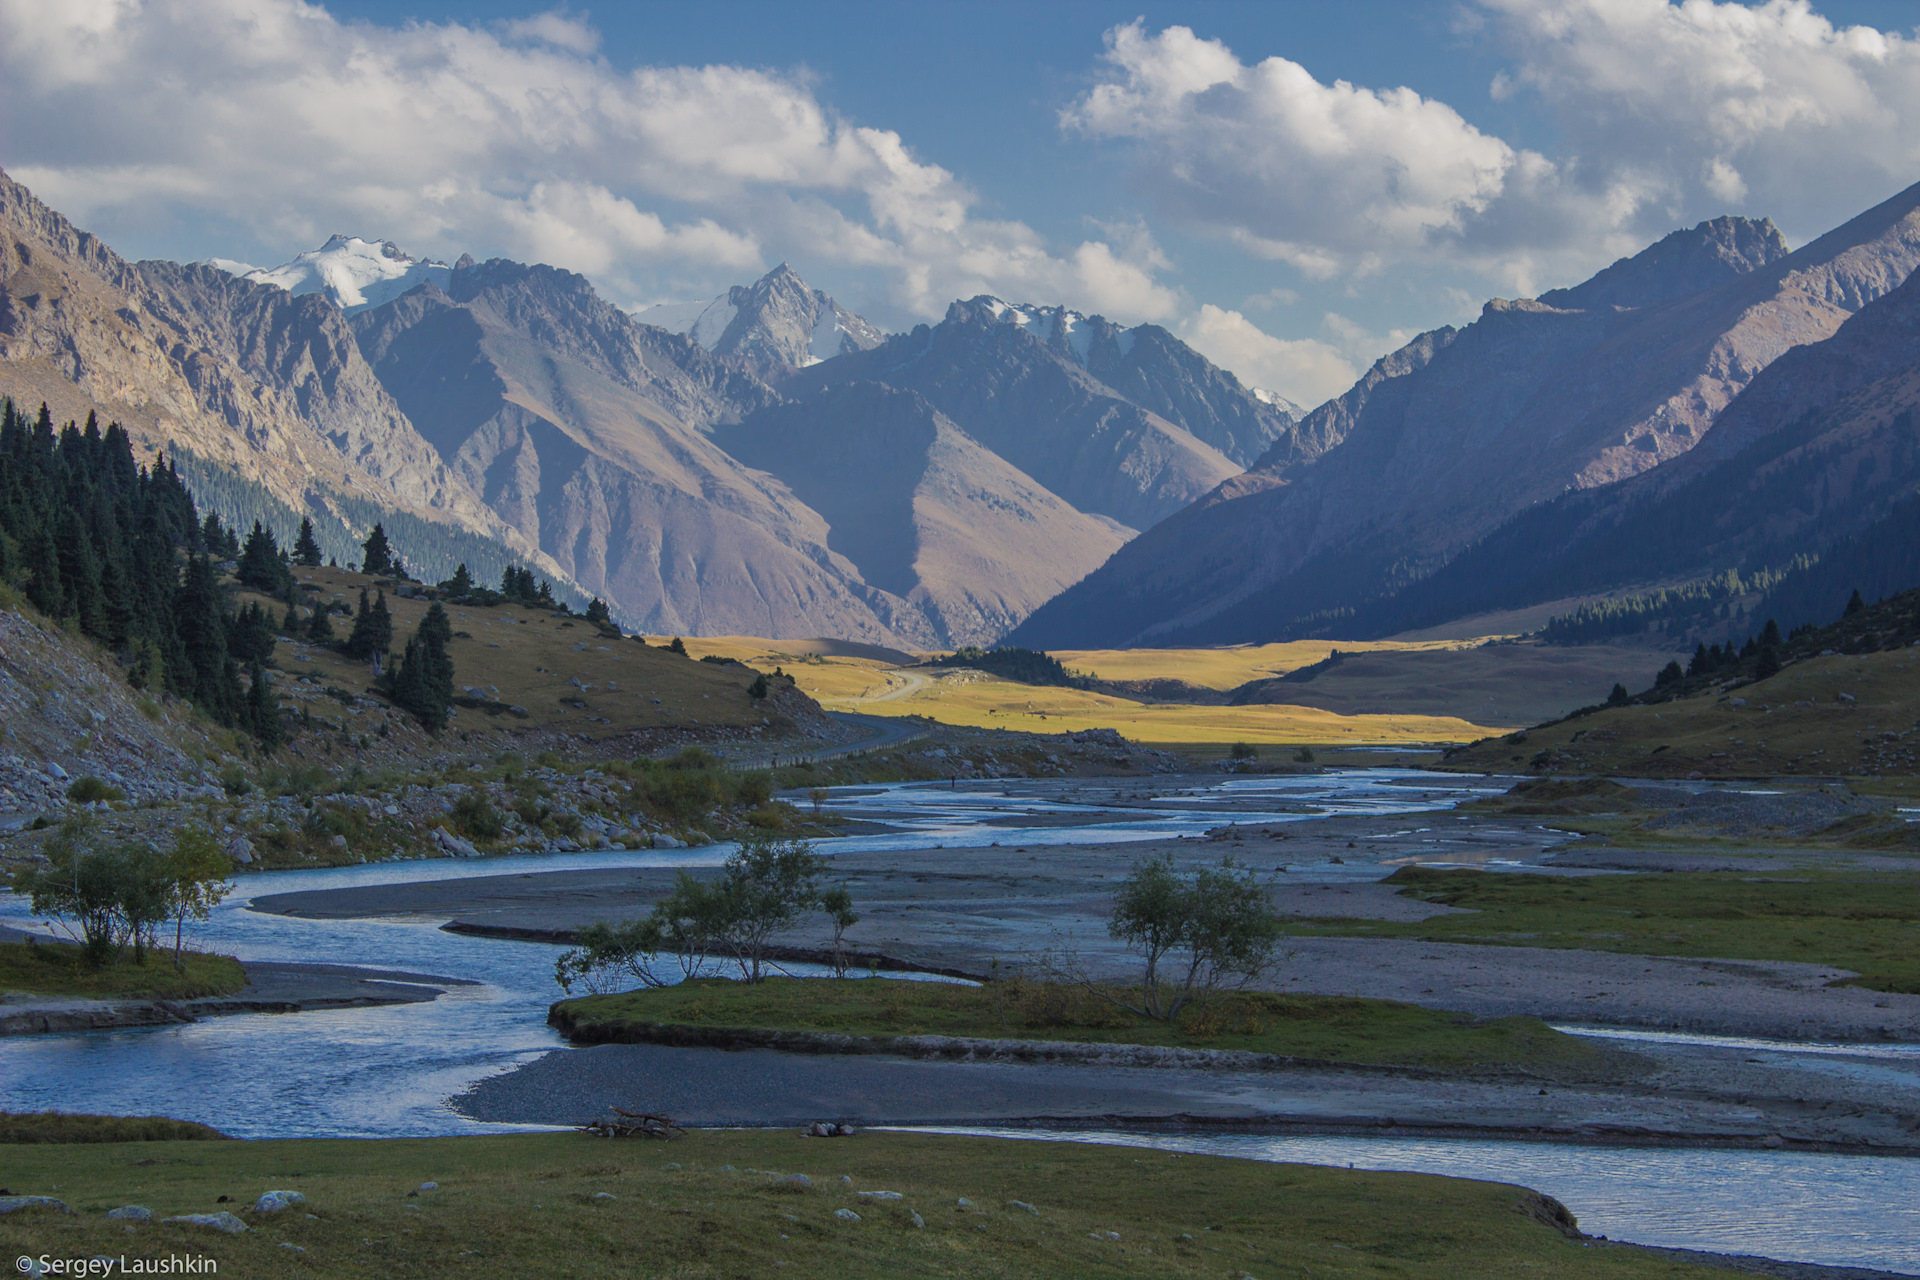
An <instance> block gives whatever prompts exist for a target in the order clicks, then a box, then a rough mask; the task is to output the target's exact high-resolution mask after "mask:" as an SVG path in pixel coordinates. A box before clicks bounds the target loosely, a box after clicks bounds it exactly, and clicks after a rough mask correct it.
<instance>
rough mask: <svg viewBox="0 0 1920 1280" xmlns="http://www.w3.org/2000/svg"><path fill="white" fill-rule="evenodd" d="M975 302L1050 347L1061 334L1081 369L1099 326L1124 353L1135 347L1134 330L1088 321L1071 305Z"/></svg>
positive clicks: (995, 300)
mask: <svg viewBox="0 0 1920 1280" xmlns="http://www.w3.org/2000/svg"><path fill="white" fill-rule="evenodd" d="M973 302H974V305H976V306H978V307H980V308H981V309H983V310H985V311H987V312H988V313H989V314H991V315H992V317H993V319H994V320H995V321H997V322H999V323H1000V324H1015V325H1019V326H1020V327H1021V328H1022V329H1025V330H1026V331H1027V332H1028V333H1030V334H1032V335H1033V336H1034V337H1035V338H1037V339H1039V340H1040V341H1041V342H1042V343H1044V344H1046V345H1048V346H1052V345H1054V338H1055V335H1056V334H1057V335H1059V338H1060V343H1061V345H1064V346H1065V347H1066V349H1067V350H1068V351H1070V352H1072V353H1073V358H1074V359H1075V360H1076V361H1078V362H1079V364H1080V365H1081V367H1082V368H1084V367H1086V363H1087V357H1088V353H1089V352H1090V351H1091V350H1092V349H1093V339H1094V334H1095V329H1096V328H1100V329H1104V331H1105V332H1106V333H1107V335H1108V336H1110V337H1112V338H1113V340H1114V342H1115V343H1117V344H1118V345H1119V347H1120V354H1121V355H1123V356H1124V355H1126V354H1127V353H1128V352H1130V351H1132V350H1133V340H1134V337H1135V334H1134V331H1133V330H1132V329H1126V328H1121V327H1120V326H1119V325H1115V324H1111V323H1109V322H1108V321H1106V320H1104V319H1096V320H1095V321H1094V322H1092V323H1089V322H1088V319H1087V317H1086V316H1085V315H1083V314H1081V313H1080V312H1078V311H1075V310H1074V309H1073V308H1071V307H1045V306H1036V305H1034V304H1033V303H1031V302H1023V303H1020V304H1018V305H1014V304H1012V303H1007V302H1002V301H1001V300H1000V299H998V298H994V297H988V296H986V295H982V296H980V297H978V298H975V299H974V300H973Z"/></svg>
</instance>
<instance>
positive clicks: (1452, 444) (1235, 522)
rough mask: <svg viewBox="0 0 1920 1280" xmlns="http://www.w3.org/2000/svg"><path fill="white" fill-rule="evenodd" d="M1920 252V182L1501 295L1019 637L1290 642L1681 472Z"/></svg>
mask: <svg viewBox="0 0 1920 1280" xmlns="http://www.w3.org/2000/svg"><path fill="white" fill-rule="evenodd" d="M1915 265H1920V187H1917V188H1914V189H1911V190H1909V191H1907V192H1904V193H1902V194H1901V195H1899V196H1896V197H1895V198H1893V199H1892V200H1890V201H1888V202H1886V203H1885V204H1883V205H1881V206H1879V207H1877V208H1875V209H1873V210H1870V211H1868V212H1867V213H1866V214H1863V215H1861V216H1860V217H1859V218H1856V219H1854V220H1852V221H1851V222H1849V223H1848V224H1846V225H1845V226H1843V227H1841V228H1838V229H1836V230H1835V231H1834V232H1831V233H1829V234H1828V235H1826V236H1823V237H1821V238H1820V239H1819V240H1817V241H1815V242H1813V243H1812V244H1809V245H1807V246H1805V247H1804V248H1802V249H1800V250H1797V251H1794V252H1791V253H1789V252H1788V249H1787V246H1786V244H1785V242H1784V241H1783V240H1782V239H1781V237H1780V235H1779V232H1778V231H1777V230H1776V229H1775V228H1773V226H1772V224H1771V223H1768V222H1764V221H1762V222H1755V221H1751V220H1747V219H1739V218H1723V219H1716V220H1714V221H1712V222H1707V223H1702V224H1700V225H1699V226H1697V227H1694V228H1691V229H1688V230H1685V231H1678V232H1675V233H1673V235H1670V236H1668V237H1667V238H1666V239H1664V240H1662V241H1661V242H1660V243H1658V244H1656V245H1654V246H1652V247H1650V248H1649V249H1647V250H1645V251H1643V252H1642V253H1641V254H1638V255H1635V256H1634V257H1632V258H1629V259H1625V260H1622V261H1621V262H1619V263H1616V264H1614V265H1613V266H1612V267H1610V268H1608V269H1607V270H1606V271H1603V272H1601V273H1599V274H1598V275H1596V276H1595V277H1594V278H1593V279H1592V280H1590V281H1588V282H1586V283H1585V284H1583V285H1580V286H1576V287H1575V288H1572V289H1566V290H1557V291H1554V292H1552V293H1549V294H1546V295H1543V296H1542V298H1540V299H1534V300H1520V301H1506V300H1501V299H1495V300H1493V301H1491V302H1489V303H1488V304H1487V306H1486V308H1485V309H1484V311H1483V312H1482V314H1481V317H1480V319H1479V320H1477V321H1476V322H1475V323H1473V324H1471V325H1469V326H1467V327H1465V328H1464V329H1461V330H1458V331H1455V330H1451V329H1443V330H1437V331H1434V332H1432V333H1429V334H1423V335H1421V337H1419V338H1417V339H1415V340H1414V342H1412V343H1410V344H1409V345H1408V347H1406V348H1405V349H1403V350H1402V351H1400V352H1396V353H1395V354H1394V355H1392V356H1390V357H1388V358H1387V359H1385V360H1383V361H1381V362H1380V363H1379V364H1377V365H1376V366H1375V367H1374V369H1372V370H1370V371H1369V373H1368V374H1367V375H1366V377H1364V378H1362V380H1361V382H1360V383H1359V384H1357V385H1356V386H1355V387H1354V389H1353V390H1351V391H1349V392H1348V393H1347V394H1346V395H1344V396H1342V397H1339V398H1338V399H1336V400H1334V401H1332V402H1330V403H1329V404H1327V405H1324V406H1322V407H1321V408H1319V409H1317V410H1315V411H1314V412H1313V413H1312V414H1309V415H1308V416H1307V417H1306V418H1305V419H1304V420H1303V421H1302V422H1301V424H1300V425H1299V427H1298V428H1297V434H1303V435H1307V436H1310V437H1316V438H1327V439H1332V440H1334V441H1336V442H1337V443H1335V444H1334V445H1333V446H1332V447H1330V448H1328V449H1326V450H1325V451H1324V452H1323V454H1322V455H1321V456H1320V457H1319V458H1318V460H1317V461H1313V462H1312V463H1311V464H1310V465H1302V464H1301V463H1300V462H1299V460H1298V459H1297V458H1293V457H1289V456H1288V455H1287V453H1286V451H1285V450H1284V449H1275V450H1269V452H1268V454H1267V455H1266V456H1264V457H1263V458H1262V459H1261V460H1260V462H1259V463H1258V464H1257V465H1256V466H1255V467H1253V468H1252V469H1251V470H1249V472H1248V473H1247V474H1246V475H1244V476H1241V477H1238V478H1236V479H1233V480H1230V481H1228V482H1227V483H1226V484H1224V485H1222V486H1221V487H1220V488H1219V489H1217V490H1216V491H1214V492H1213V493H1211V494H1209V495H1207V497H1206V498H1205V499H1204V500H1203V501H1202V502H1201V503H1199V504H1197V505H1195V506H1194V507H1192V508H1190V509H1188V510H1187V511H1184V512H1182V513H1181V514H1180V516H1178V517H1176V518H1175V519H1172V520H1169V521H1167V522H1166V523H1165V524H1163V525H1161V526H1159V527H1158V528H1157V529H1155V530H1152V531H1151V532H1150V533H1149V534H1148V535H1146V536H1143V537H1142V538H1140V539H1137V540H1135V541H1134V542H1132V543H1130V544H1129V545H1128V546H1126V547H1124V548H1122V549H1121V550H1120V551H1119V552H1118V553H1116V555H1115V558H1114V560H1113V561H1111V562H1110V563H1109V564H1108V565H1106V566H1103V567H1102V569H1101V570H1100V571H1099V572H1098V573H1096V574H1094V575H1091V576H1090V577H1089V578H1088V579H1087V580H1086V581H1084V582H1082V583H1080V584H1079V585H1077V586H1076V587H1074V588H1072V589H1070V590H1069V591H1068V592H1066V593H1064V594H1063V595H1062V596H1061V597H1060V598H1058V599H1057V600H1055V601H1053V602H1051V603H1050V604H1049V605H1048V606H1046V607H1045V608H1044V609H1042V610H1041V611H1039V612H1038V613H1036V615H1035V616H1034V617H1033V618H1031V619H1029V620H1028V622H1027V623H1025V624H1023V625H1022V627H1021V628H1020V629H1019V630H1018V631H1017V632H1016V633H1015V637H1014V638H1015V640H1016V642H1019V643H1026V644H1033V645H1038V646H1059V647H1092V646H1097V645H1124V644H1128V643H1141V642H1166V641H1169V640H1172V639H1175V638H1179V639H1181V640H1183V641H1186V642H1224V641H1234V640H1247V639H1256V638H1258V639H1273V638H1276V637H1281V636H1286V635H1291V634H1301V633H1306V632H1310V631H1313V630H1315V629H1317V628H1322V627H1325V626H1327V625H1329V624H1331V623H1332V622H1333V621H1334V620H1335V619H1337V618H1339V617H1341V616H1343V615H1346V614H1350V613H1351V611H1353V610H1354V609H1356V608H1361V607H1363V606H1365V605H1367V604H1368V603H1369V602H1370V601H1372V600H1376V599H1379V598H1382V597H1385V596H1388V595H1390V594H1392V593H1393V592H1394V591H1395V590H1398V589H1401V588H1403V587H1405V586H1406V585H1407V584H1409V583H1411V582H1416V581H1418V580H1420V579H1422V578H1424V577H1425V576H1427V575H1429V574H1431V573H1433V572H1435V571H1436V570H1437V569H1439V568H1441V566H1443V565H1444V564H1446V563H1447V561H1448V560H1449V559H1451V558H1453V557H1455V556H1457V555H1459V554H1460V553H1461V552H1462V551H1463V550H1464V549H1465V548H1467V547H1469V546H1471V545H1473V544H1474V543H1475V542H1477V541H1478V540H1479V539H1481V538H1483V537H1485V536H1487V535H1488V534H1489V533H1490V532H1492V531H1493V530H1495V529H1497V528H1499V527H1500V526H1501V524H1502V523H1503V522H1505V521H1506V520H1508V519H1510V518H1512V517H1514V516H1515V515H1516V514H1517V513H1519V512H1521V511H1524V510H1526V509H1528V508H1530V507H1533V506H1536V505H1537V504H1540V503H1542V502H1546V501H1548V500H1550V499H1553V498H1555V497H1557V496H1558V495H1560V494H1561V493H1563V492H1565V491H1567V490H1584V489H1592V488H1597V487H1600V486H1604V485H1608V484H1613V483H1615V482H1618V481H1622V480H1626V479H1628V478H1630V477H1633V476H1636V475H1639V474H1641V473H1643V472H1649V471H1652V470H1653V469H1654V468H1656V467H1661V466H1662V464H1670V463H1671V461H1672V460H1673V459H1675V458H1679V457H1682V456H1684V455H1685V454H1686V453H1687V452H1688V451H1689V450H1691V449H1692V448H1693V447H1694V446H1695V445H1696V444H1697V443H1699V442H1700V441H1702V440H1703V439H1705V438H1706V437H1707V436H1708V435H1709V428H1711V427H1713V424H1714V423H1715V421H1716V420H1717V419H1718V417H1719V416H1720V414H1721V413H1722V411H1723V410H1725V409H1726V407H1727V406H1728V405H1729V404H1730V403H1732V402H1733V400H1734V398H1735V397H1736V396H1738V395H1739V394H1740V393H1741V392H1742V391H1743V390H1744V389H1745V388H1746V387H1747V386H1748V384H1749V383H1751V382H1752V381H1753V380H1754V378H1755V377H1756V376H1757V375H1758V374H1759V373H1760V372H1761V370H1763V369H1765V368H1766V367H1767V366H1768V365H1770V364H1772V363H1773V362H1774V361H1775V360H1777V359H1779V358H1780V357H1781V356H1783V355H1784V354H1785V353H1787V352H1789V351H1791V350H1793V349H1795V348H1797V347H1802V346H1804V345H1805V344H1807V343H1812V342H1818V341H1820V340H1822V339H1824V338H1827V337H1828V336H1830V335H1832V334H1833V333H1834V332H1835V331H1836V330H1838V329H1839V328H1840V326H1841V324H1842V323H1843V322H1845V321H1846V320H1847V318H1848V317H1849V316H1850V315H1852V314H1853V313H1854V312H1855V311H1857V310H1858V309H1859V308H1860V307H1861V306H1863V305H1865V304H1866V303H1868V302H1870V301H1871V300H1872V299H1874V298H1877V297H1880V296H1883V295H1884V294H1886V293H1887V292H1888V291H1890V290H1891V289H1893V288H1894V287H1896V286H1897V285H1898V284H1899V283H1900V282H1901V281H1903V280H1904V279H1906V277H1907V275H1908V274H1910V273H1911V271H1912V270H1913V268H1914V266H1915Z"/></svg>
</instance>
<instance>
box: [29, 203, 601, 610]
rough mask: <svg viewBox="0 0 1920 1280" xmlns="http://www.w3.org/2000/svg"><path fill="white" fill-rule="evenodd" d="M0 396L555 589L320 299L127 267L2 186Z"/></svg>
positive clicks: (297, 505)
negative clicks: (421, 526)
mask: <svg viewBox="0 0 1920 1280" xmlns="http://www.w3.org/2000/svg"><path fill="white" fill-rule="evenodd" d="M0 392H4V393H5V394H9V395H12V396H13V397H14V398H15V399H17V400H20V401H22V402H27V403H31V402H33V401H45V402H47V404H48V405H49V407H50V408H51V409H52V410H53V411H54V414H55V416H56V418H57V419H59V420H60V421H66V420H69V419H83V418H85V417H86V416H87V414H88V413H89V412H97V413H98V414H99V415H100V417H101V420H102V421H103V422H104V421H112V420H117V421H119V422H120V423H122V425H124V426H125V427H126V428H127V429H128V431H129V433H130V434H131V435H132V437H133V439H134V442H135V444H136V446H137V447H138V448H139V449H140V450H141V451H143V452H147V453H150V452H152V451H154V450H157V449H163V448H164V449H166V450H168V451H169V452H173V451H175V450H176V449H185V450H186V451H188V452H189V453H191V454H192V455H194V456H195V457H196V458H198V459H199V460H201V461H202V462H204V463H206V464H208V465H211V466H214V467H218V468H223V469H225V470H227V471H229V472H231V473H232V474H235V475H237V476H239V477H240V478H242V479H243V480H246V481H251V482H253V483H255V484H258V485H260V486H261V487H262V488H263V489H265V490H266V492H267V493H268V494H270V495H272V497H274V498H275V499H277V500H279V501H281V502H283V503H285V504H286V505H287V506H288V507H291V508H292V509H294V510H295V511H309V512H311V513H312V514H314V515H315V516H316V517H317V518H319V519H320V520H323V521H324V520H332V521H333V522H335V523H339V522H340V521H341V517H340V515H339V513H338V511H337V510H336V508H335V505H334V504H335V503H336V502H338V501H340V500H353V501H356V502H360V503H370V504H373V505H375V506H378V507H381V508H384V509H388V510H400V511H406V512H410V513H413V514H415V515H418V516H420V517H421V518H423V519H425V520H427V521H429V522H432V523H437V524H442V525H445V526H448V527H450V528H453V529H456V530H460V531H463V532H465V533H467V534H471V535H476V536H478V537H480V538H483V539H486V540H489V541H493V542H497V543H503V544H505V545H506V546H507V547H508V549H509V553H510V554H512V555H515V556H518V557H520V558H523V559H525V560H528V561H530V562H531V563H533V564H535V565H536V566H537V567H540V568H542V569H543V570H545V571H546V572H548V573H551V574H553V575H554V576H555V577H564V575H563V574H562V573H561V572H560V570H559V568H558V566H557V565H555V564H553V563H552V562H551V561H550V560H549V559H547V558H546V557H545V556H543V555H542V554H541V553H540V552H539V550H538V549H537V548H536V547H534V546H532V545H530V544H527V543H525V542H523V541H520V540H519V539H517V537H516V536H515V535H514V534H513V532H512V531H511V530H510V529H509V528H508V527H507V526H506V524H505V523H504V522H503V521H501V520H500V519H499V518H498V517H496V516H494V514H493V513H492V512H491V511H490V510H489V509H488V508H487V507H486V505H485V504H484V503H483V502H481V501H480V500H479V498H478V497H477V496H476V495H475V494H473V493H472V492H471V491H470V490H469V489H467V487H466V486H465V485H464V484H463V483H462V482H461V481H460V480H459V479H458V478H457V477H456V476H455V475H454V474H453V473H452V472H451V470H449V469H448V468H447V466H446V465H445V464H444V463H443V462H442V461H441V460H440V458H439V457H438V455H437V454H436V453H435V451H434V449H433V448H432V446H431V445H429V444H427V442H426V441H424V440H423V439H421V438H420V436H419V434H418V433H417V432H416V431H415V430H414V429H413V426H412V424H411V423H410V422H409V421H408V420H407V417H406V415H405V414H404V413H403V412H401V411H400V409H399V407H398V406H397V405H396V404H395V403H394V401H393V399H392V397H391V396H390V395H388V393H387V392H386V389H385V388H384V387H382V386H381V384H380V382H379V380H378V379H377V378H376V377H375V376H374V375H373V371H372V369H371V368H370V367H369V366H368V364H367V362H366V361H365V359H363V358H362V356H361V354H360V350H359V346H358V344H357V343H356V342H355V340H354V338H353V335H352V333H351V331H350V330H349V328H348V326H347V320H346V317H345V316H344V315H342V314H341V312H340V310H339V308H338V307H336V306H334V305H333V304H332V303H330V302H329V301H328V300H327V299H325V298H324V297H321V296H318V295H315V294H307V295H300V296H296V295H293V294H290V293H288V292H287V291H286V290H284V289H280V288H277V287H273V286H269V285H263V284H259V283H255V282H252V281H246V280H241V279H238V278H236V277H234V276H233V275H231V274H230V273H228V272H225V271H222V270H219V269H217V268H213V267H208V266H204V265H192V266H182V265H180V264H177V263H171V262H143V263H129V262H127V261H126V260H125V259H123V258H121V257H120V256H119V255H118V254H116V253H114V252H113V250H111V249H110V248H108V247H107V246H106V245H105V244H103V243H102V242H101V241H100V240H99V239H98V238H97V237H95V236H93V235H91V234H90V233H88V232H84V231H81V230H79V229H78V228H76V227H74V226H73V224H72V223H70V222H68V221H67V219H66V218H64V217H62V216H61V215H60V214H58V213H56V212H55V211H53V210H52V209H50V208H48V207H47V206H46V205H45V204H43V203H41V202H40V201H39V200H38V199H37V198H35V197H34V195H33V194H32V193H31V192H30V191H28V190H27V189H26V188H25V187H22V186H21V185H19V184H18V183H16V182H14V181H13V180H12V179H11V178H9V177H7V176H6V175H5V174H4V173H0Z"/></svg>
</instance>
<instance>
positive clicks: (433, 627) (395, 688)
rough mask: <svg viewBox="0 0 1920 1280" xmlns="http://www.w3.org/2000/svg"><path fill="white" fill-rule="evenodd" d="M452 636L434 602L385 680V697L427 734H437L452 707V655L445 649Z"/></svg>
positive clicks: (443, 610)
mask: <svg viewBox="0 0 1920 1280" xmlns="http://www.w3.org/2000/svg"><path fill="white" fill-rule="evenodd" d="M452 639H453V624H452V623H451V622H449V621H448V619H447V611H446V610H445V609H443V608H441V607H440V603H439V602H438V601H435V602H434V603H433V604H432V605H430V606H428V608H427V613H426V616H425V617H424V618H422V619H421V620H420V628H419V630H417V631H416V632H414V634H413V636H412V637H411V638H410V639H408V641H407V648H406V652H405V653H404V654H403V655H402V656H401V659H400V665H398V666H397V667H395V668H394V669H393V671H392V673H391V674H390V675H389V676H388V678H387V681H386V692H387V696H389V697H390V698H392V699H393V701H394V704H395V705H396V706H399V707H401V708H402V709H404V710H406V711H408V712H410V713H411V714H412V715H413V717H414V718H415V719H417V720H418V721H419V722H420V724H421V726H422V727H423V728H425V729H426V730H427V732H429V733H438V732H439V731H440V730H441V728H442V727H444V726H445V725H446V722H447V712H448V711H450V710H451V709H452V708H453V658H452V656H451V655H450V654H449V653H448V652H447V645H448V643H449V642H451V641H452Z"/></svg>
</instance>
